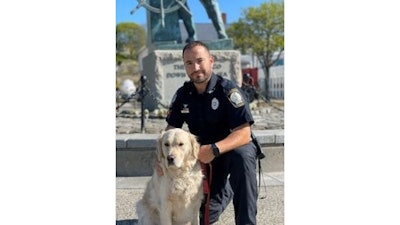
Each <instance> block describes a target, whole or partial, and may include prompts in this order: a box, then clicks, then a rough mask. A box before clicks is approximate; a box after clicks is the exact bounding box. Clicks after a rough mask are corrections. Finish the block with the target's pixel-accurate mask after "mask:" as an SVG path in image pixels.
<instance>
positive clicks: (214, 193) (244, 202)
mask: <svg viewBox="0 0 400 225" xmlns="http://www.w3.org/2000/svg"><path fill="white" fill-rule="evenodd" d="M256 165H257V158H256V147H255V145H254V144H253V143H252V142H250V143H249V144H246V145H244V146H242V147H239V148H237V149H235V150H232V151H230V152H228V153H224V154H222V155H220V156H219V157H217V158H214V160H213V161H212V181H211V188H210V206H209V209H210V224H212V223H214V222H217V221H218V218H219V216H220V215H221V213H222V212H223V211H224V210H225V208H226V207H227V205H228V204H229V202H230V201H231V200H232V199H233V206H234V212H235V223H236V225H255V224H256V223H257V222H256V215H257V197H258V192H257V171H256ZM203 212H204V205H203V206H202V208H201V214H202V215H203ZM201 224H203V225H204V221H202V220H201Z"/></svg>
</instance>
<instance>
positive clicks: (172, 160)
mask: <svg viewBox="0 0 400 225" xmlns="http://www.w3.org/2000/svg"><path fill="white" fill-rule="evenodd" d="M174 159H175V156H173V155H168V156H167V160H168V164H172V163H173V162H174Z"/></svg>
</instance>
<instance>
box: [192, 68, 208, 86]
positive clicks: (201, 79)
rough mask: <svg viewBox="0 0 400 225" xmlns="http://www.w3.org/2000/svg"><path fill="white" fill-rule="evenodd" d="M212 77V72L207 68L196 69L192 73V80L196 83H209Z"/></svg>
mask: <svg viewBox="0 0 400 225" xmlns="http://www.w3.org/2000/svg"><path fill="white" fill-rule="evenodd" d="M210 78H211V73H207V72H206V71H205V70H199V71H195V72H193V73H192V74H191V75H190V80H191V81H192V82H193V83H195V84H202V83H207V82H208V81H209V80H210Z"/></svg>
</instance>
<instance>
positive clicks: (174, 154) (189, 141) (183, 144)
mask: <svg viewBox="0 0 400 225" xmlns="http://www.w3.org/2000/svg"><path fill="white" fill-rule="evenodd" d="M199 149H200V145H199V143H198V142H197V139H196V136H194V135H193V134H191V133H189V132H187V131H184V130H182V129H180V128H174V129H170V130H167V131H164V132H162V133H161V135H160V137H159V138H158V146H157V160H158V161H159V162H161V164H162V165H163V166H165V167H166V168H184V167H192V166H193V165H194V164H195V163H196V161H197V155H198V153H199Z"/></svg>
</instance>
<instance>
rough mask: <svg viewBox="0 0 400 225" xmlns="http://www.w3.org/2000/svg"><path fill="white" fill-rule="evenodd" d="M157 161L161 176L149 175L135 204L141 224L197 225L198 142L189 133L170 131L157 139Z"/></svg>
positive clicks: (199, 187) (200, 193)
mask: <svg viewBox="0 0 400 225" xmlns="http://www.w3.org/2000/svg"><path fill="white" fill-rule="evenodd" d="M157 141H158V144H157V160H158V162H160V163H159V164H160V166H161V168H162V170H163V173H164V175H163V176H158V175H157V173H156V171H154V172H153V176H152V177H151V180H150V181H149V182H148V183H147V187H146V191H145V193H144V195H143V197H142V199H141V200H140V201H139V202H138V204H137V214H138V217H139V224H141V225H178V224H179V225H183V224H185V225H188V224H191V225H198V224H199V210H200V205H201V201H202V198H203V189H202V181H203V174H202V172H201V166H200V162H199V161H198V160H197V154H198V152H199V148H200V146H199V143H198V142H197V140H196V137H195V136H194V135H192V134H190V133H189V132H186V131H184V130H182V129H179V128H174V129H170V130H167V131H165V132H162V133H161V135H160V137H159V138H158V140H157Z"/></svg>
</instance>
